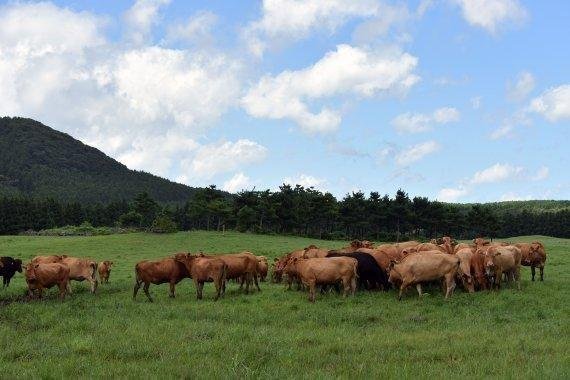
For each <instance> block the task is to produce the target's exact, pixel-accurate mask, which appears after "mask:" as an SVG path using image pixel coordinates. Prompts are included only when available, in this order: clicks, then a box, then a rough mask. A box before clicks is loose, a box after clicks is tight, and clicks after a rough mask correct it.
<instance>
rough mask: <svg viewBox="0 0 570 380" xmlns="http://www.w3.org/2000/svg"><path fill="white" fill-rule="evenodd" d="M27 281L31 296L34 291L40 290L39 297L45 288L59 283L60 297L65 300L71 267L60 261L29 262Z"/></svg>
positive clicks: (26, 274)
mask: <svg viewBox="0 0 570 380" xmlns="http://www.w3.org/2000/svg"><path fill="white" fill-rule="evenodd" d="M25 269H26V273H25V277H26V283H27V284H28V293H29V295H30V297H31V296H32V295H33V291H34V290H37V291H38V296H39V298H42V293H43V290H44V289H45V288H47V289H49V288H51V287H52V286H55V285H57V287H58V288H59V298H60V299H61V300H62V301H63V300H64V299H65V293H66V291H67V289H68V287H69V267H67V265H64V264H60V263H47V264H37V263H33V262H31V263H29V264H28V265H27V266H26V268H25Z"/></svg>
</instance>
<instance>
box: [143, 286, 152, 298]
mask: <svg viewBox="0 0 570 380" xmlns="http://www.w3.org/2000/svg"><path fill="white" fill-rule="evenodd" d="M149 286H150V282H145V284H144V286H143V290H144V294H146V297H147V298H148V300H149V301H150V302H152V297H151V296H150V293H149V292H148V287H149Z"/></svg>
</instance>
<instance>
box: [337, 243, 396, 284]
mask: <svg viewBox="0 0 570 380" xmlns="http://www.w3.org/2000/svg"><path fill="white" fill-rule="evenodd" d="M342 256H346V257H352V258H354V259H356V261H357V262H358V266H357V268H356V271H357V274H358V283H359V285H360V286H364V287H365V288H366V289H367V290H370V289H383V290H388V289H389V288H390V284H389V283H388V276H386V272H384V271H383V270H382V268H380V266H379V265H378V263H377V262H376V260H375V259H374V257H372V255H370V254H368V253H363V252H355V253H340V252H335V251H330V252H329V253H328V254H327V257H342Z"/></svg>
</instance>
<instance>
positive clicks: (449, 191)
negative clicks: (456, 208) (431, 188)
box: [437, 187, 469, 202]
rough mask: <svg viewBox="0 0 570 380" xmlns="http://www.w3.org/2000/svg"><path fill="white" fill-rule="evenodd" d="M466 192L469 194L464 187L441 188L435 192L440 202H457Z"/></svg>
mask: <svg viewBox="0 0 570 380" xmlns="http://www.w3.org/2000/svg"><path fill="white" fill-rule="evenodd" d="M467 194H469V190H468V189H466V188H465V187H458V188H443V189H441V190H440V191H439V193H438V194H437V200H438V201H441V202H457V201H458V200H459V199H461V198H463V197H464V196H465V195H467Z"/></svg>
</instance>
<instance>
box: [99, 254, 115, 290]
mask: <svg viewBox="0 0 570 380" xmlns="http://www.w3.org/2000/svg"><path fill="white" fill-rule="evenodd" d="M112 266H113V262H112V261H108V260H105V261H101V262H100V263H99V265H98V266H97V272H99V279H101V283H102V284H103V283H105V284H108V283H109V276H110V275H111V267H112Z"/></svg>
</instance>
